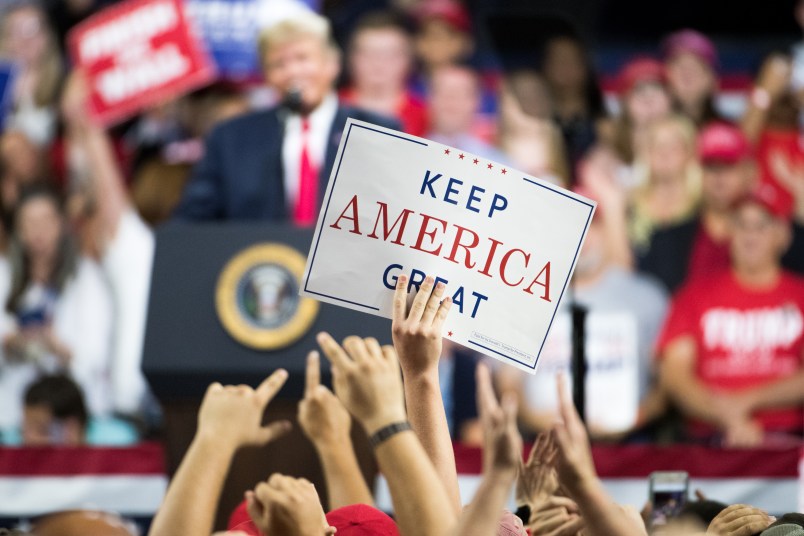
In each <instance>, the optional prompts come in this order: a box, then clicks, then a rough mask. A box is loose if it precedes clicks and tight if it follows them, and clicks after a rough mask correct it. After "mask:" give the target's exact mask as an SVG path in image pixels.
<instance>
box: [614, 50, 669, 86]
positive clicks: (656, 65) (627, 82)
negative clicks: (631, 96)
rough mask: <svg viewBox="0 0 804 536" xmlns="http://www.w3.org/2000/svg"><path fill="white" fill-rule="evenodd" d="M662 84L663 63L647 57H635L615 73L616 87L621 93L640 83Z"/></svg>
mask: <svg viewBox="0 0 804 536" xmlns="http://www.w3.org/2000/svg"><path fill="white" fill-rule="evenodd" d="M651 83H652V84H664V65H662V63H661V62H660V61H658V60H655V59H653V58H648V57H642V58H636V59H633V60H631V61H629V62H628V63H626V64H625V66H623V68H622V69H620V73H619V74H618V75H617V88H618V90H619V91H620V93H622V94H626V93H629V92H631V90H633V89H634V88H635V87H637V86H638V85H640V84H651Z"/></svg>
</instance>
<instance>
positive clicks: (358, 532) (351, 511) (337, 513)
mask: <svg viewBox="0 0 804 536" xmlns="http://www.w3.org/2000/svg"><path fill="white" fill-rule="evenodd" d="M327 522H329V524H330V525H332V526H333V527H335V528H336V529H338V532H337V533H338V535H339V536H364V535H377V536H399V529H397V526H396V523H394V520H393V519H391V518H390V517H389V516H388V515H387V514H385V513H384V512H382V511H380V510H377V509H376V508H374V507H373V506H369V505H367V504H352V505H350V506H344V507H342V508H338V509H337V510H333V511H332V512H330V513H328V514H327ZM227 529H228V530H232V531H235V530H239V531H242V532H245V533H246V534H250V535H252V536H263V534H262V533H261V532H260V531H259V530H258V529H257V526H256V525H255V524H254V522H253V521H252V520H251V517H250V516H249V515H248V509H247V508H246V501H243V502H241V503H240V504H239V505H237V508H235V509H234V512H232V515H231V516H230V517H229V524H228V525H227Z"/></svg>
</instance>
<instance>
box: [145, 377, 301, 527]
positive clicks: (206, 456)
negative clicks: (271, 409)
mask: <svg viewBox="0 0 804 536" xmlns="http://www.w3.org/2000/svg"><path fill="white" fill-rule="evenodd" d="M287 376H288V374H287V372H286V371H285V370H281V369H280V370H277V371H276V372H274V373H273V374H272V375H271V376H269V377H268V378H266V379H265V381H263V382H262V384H260V386H259V387H257V389H252V388H251V387H248V386H245V385H238V386H232V385H228V386H226V387H224V386H222V385H221V384H219V383H213V384H212V385H210V386H209V388H208V389H207V392H206V394H205V395H204V400H203V401H202V402H201V409H200V410H199V411H198V430H197V431H196V434H195V437H194V438H193V441H192V443H191V444H190V448H189V449H188V451H187V454H186V455H185V456H184V459H183V460H182V462H181V465H179V470H178V471H176V475H175V476H174V477H173V480H172V482H171V483H170V486H169V487H168V490H167V494H166V495H165V499H164V501H163V502H162V506H161V507H160V508H159V511H158V512H157V514H156V517H155V518H154V521H153V524H152V525H151V530H150V532H149V533H148V534H149V535H150V536H199V535H205V534H210V533H211V532H212V528H213V522H214V518H215V511H216V510H217V507H218V500H219V498H220V494H221V489H222V488H223V483H224V481H225V479H226V474H227V473H228V471H229V464H230V463H231V461H232V457H233V456H234V454H235V452H236V451H237V450H238V449H239V448H240V447H244V446H249V445H251V446H259V445H265V444H267V443H270V442H271V441H273V440H275V439H276V438H278V437H280V436H282V435H283V434H284V433H285V432H287V431H288V430H289V429H290V423H289V422H288V421H278V422H274V423H271V424H270V425H268V426H262V416H263V413H264V411H265V408H266V406H267V405H268V403H269V402H270V401H271V400H272V399H273V398H274V396H276V393H277V392H278V391H279V389H281V387H282V385H284V383H285V380H286V379H287Z"/></svg>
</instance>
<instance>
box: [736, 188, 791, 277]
mask: <svg viewBox="0 0 804 536" xmlns="http://www.w3.org/2000/svg"><path fill="white" fill-rule="evenodd" d="M788 243H789V229H788V226H787V225H785V224H784V223H783V222H782V221H781V220H780V219H778V218H774V217H773V216H772V215H771V214H770V213H769V212H768V211H767V209H765V208H764V207H762V206H761V205H760V204H758V203H755V202H751V201H748V202H743V203H742V204H741V205H740V206H739V207H737V208H736V209H735V211H734V215H733V220H732V234H731V256H732V261H733V262H734V265H735V267H737V268H738V269H742V270H746V271H752V270H756V269H762V268H767V267H768V266H769V265H776V264H778V262H779V258H780V257H781V255H782V253H783V252H784V250H785V249H786V247H787V245H788Z"/></svg>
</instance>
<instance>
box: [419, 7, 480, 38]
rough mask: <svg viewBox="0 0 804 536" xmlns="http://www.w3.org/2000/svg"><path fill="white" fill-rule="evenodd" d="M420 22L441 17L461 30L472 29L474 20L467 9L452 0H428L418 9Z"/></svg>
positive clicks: (467, 30)
mask: <svg viewBox="0 0 804 536" xmlns="http://www.w3.org/2000/svg"><path fill="white" fill-rule="evenodd" d="M416 19H417V20H418V21H419V24H421V23H422V22H424V21H426V20H428V19H441V20H443V21H444V22H446V23H447V24H449V25H450V26H452V27H453V28H455V29H456V30H458V31H460V32H469V31H471V30H472V21H471V19H470V18H469V13H467V12H466V9H465V8H464V7H463V6H462V5H461V4H459V3H458V2H454V1H452V0H428V1H427V2H422V3H421V7H419V8H418V10H417V11H416Z"/></svg>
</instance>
